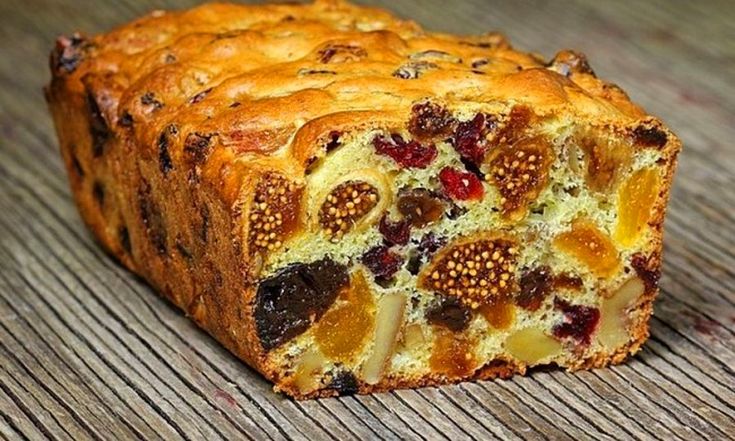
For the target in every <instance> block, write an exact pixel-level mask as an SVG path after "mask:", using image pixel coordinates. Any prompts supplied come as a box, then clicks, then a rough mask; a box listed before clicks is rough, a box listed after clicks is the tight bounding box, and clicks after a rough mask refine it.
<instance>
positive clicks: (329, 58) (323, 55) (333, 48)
mask: <svg viewBox="0 0 735 441" xmlns="http://www.w3.org/2000/svg"><path fill="white" fill-rule="evenodd" d="M365 57H367V51H365V49H363V48H361V47H360V46H355V45H351V44H332V45H329V46H327V47H326V48H324V49H322V50H320V51H319V61H320V62H321V63H345V62H348V61H359V60H361V59H363V58H365Z"/></svg>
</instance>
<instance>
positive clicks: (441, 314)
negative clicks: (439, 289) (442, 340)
mask: <svg viewBox="0 0 735 441" xmlns="http://www.w3.org/2000/svg"><path fill="white" fill-rule="evenodd" d="M425 316H426V321H428V322H429V323H430V324H432V325H437V326H444V327H445V328H447V329H449V330H450V331H452V332H461V331H464V330H465V329H467V326H469V324H470V321H471V320H472V310H470V308H468V307H467V306H465V305H463V304H462V302H461V301H460V300H459V299H458V298H457V297H449V296H439V298H438V300H437V302H436V303H435V304H434V305H432V306H431V307H429V308H428V309H427V310H426V314H425Z"/></svg>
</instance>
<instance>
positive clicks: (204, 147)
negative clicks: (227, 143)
mask: <svg viewBox="0 0 735 441" xmlns="http://www.w3.org/2000/svg"><path fill="white" fill-rule="evenodd" d="M212 136H213V134H211V133H210V134H203V133H196V132H195V133H189V134H188V135H187V136H186V139H185V140H184V157H185V158H186V161H187V163H188V164H190V165H201V164H204V162H205V161H206V160H207V157H208V156H209V151H210V141H211V139H212Z"/></svg>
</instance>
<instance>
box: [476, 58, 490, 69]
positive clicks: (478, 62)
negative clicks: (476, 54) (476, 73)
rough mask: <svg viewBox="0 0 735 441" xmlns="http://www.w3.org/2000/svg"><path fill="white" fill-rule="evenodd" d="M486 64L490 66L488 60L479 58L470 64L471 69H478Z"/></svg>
mask: <svg viewBox="0 0 735 441" xmlns="http://www.w3.org/2000/svg"><path fill="white" fill-rule="evenodd" d="M487 64H490V60H488V59H487V58H480V59H477V60H475V61H473V62H472V68H473V69H479V68H481V67H482V66H485V65H487Z"/></svg>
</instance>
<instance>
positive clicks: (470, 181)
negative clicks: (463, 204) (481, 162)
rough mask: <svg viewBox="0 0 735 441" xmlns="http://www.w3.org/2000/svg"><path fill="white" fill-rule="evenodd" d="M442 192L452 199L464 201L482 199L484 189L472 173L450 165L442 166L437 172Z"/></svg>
mask: <svg viewBox="0 0 735 441" xmlns="http://www.w3.org/2000/svg"><path fill="white" fill-rule="evenodd" d="M439 180H440V181H441V183H442V187H443V189H444V193H446V194H447V195H448V196H449V197H451V198H452V199H456V200H460V201H466V200H477V199H482V197H483V195H484V194H485V189H484V188H483V187H482V182H480V180H479V179H477V176H475V175H474V174H473V173H470V172H463V171H460V170H457V169H455V168H452V167H444V168H443V169H442V170H441V172H439Z"/></svg>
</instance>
